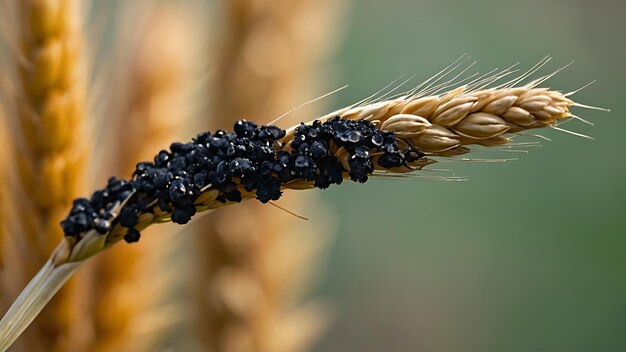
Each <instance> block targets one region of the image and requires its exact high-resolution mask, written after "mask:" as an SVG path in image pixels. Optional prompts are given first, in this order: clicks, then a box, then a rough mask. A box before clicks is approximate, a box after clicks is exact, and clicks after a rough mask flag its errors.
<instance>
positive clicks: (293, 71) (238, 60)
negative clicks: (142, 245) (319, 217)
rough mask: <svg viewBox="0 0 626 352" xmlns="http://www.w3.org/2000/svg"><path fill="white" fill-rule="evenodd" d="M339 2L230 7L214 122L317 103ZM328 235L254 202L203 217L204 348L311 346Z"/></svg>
mask: <svg viewBox="0 0 626 352" xmlns="http://www.w3.org/2000/svg"><path fill="white" fill-rule="evenodd" d="M337 5H338V4H336V3H333V1H328V0H323V1H309V0H295V1H291V0H290V1H252V0H238V1H229V2H226V5H225V7H226V11H227V13H226V16H225V20H224V26H223V29H222V30H221V31H218V33H219V35H220V39H221V42H222V43H223V46H222V47H220V48H219V50H217V51H216V52H219V57H218V61H217V64H216V65H215V66H216V68H215V75H216V77H215V80H214V82H213V84H212V86H213V93H212V94H213V95H212V106H211V111H210V113H209V116H211V120H210V121H211V125H212V126H214V127H227V128H229V127H230V126H232V124H233V123H234V121H235V120H237V119H239V118H248V119H251V120H258V119H263V118H265V119H266V121H269V120H270V119H271V118H273V117H275V116H278V115H279V114H280V113H282V112H284V111H286V110H288V109H290V108H291V107H293V106H295V105H297V104H299V103H301V102H302V101H304V100H306V99H307V97H310V96H311V95H312V94H313V93H310V92H311V88H312V87H314V85H315V79H314V77H315V73H316V72H319V71H320V70H319V67H318V66H319V62H320V61H321V60H322V59H323V57H324V55H325V54H326V53H327V52H328V49H329V44H332V39H331V38H333V36H331V35H328V33H327V32H326V31H327V30H328V28H332V27H333V26H332V23H333V19H334V18H336V17H337V10H338V9H337ZM306 24H314V25H306ZM335 29H336V27H335ZM307 94H310V95H308V96H307ZM299 112H300V113H301V115H298V116H300V117H302V116H305V114H308V116H311V114H312V110H311V109H303V110H302V111H299ZM307 203H308V204H307ZM314 203H318V204H317V206H316V205H314ZM280 204H281V205H282V206H284V207H287V208H288V209H290V210H295V211H304V209H311V208H313V207H317V208H323V207H321V206H320V205H319V202H318V201H313V199H311V200H310V202H307V200H306V199H302V198H297V197H292V195H287V196H285V197H284V199H281V202H280ZM326 226H327V227H328V226H329V225H326ZM322 227H323V226H322ZM329 232H330V231H329V229H328V228H326V229H324V228H320V226H319V224H317V225H316V224H313V223H307V222H305V221H303V220H301V219H298V218H296V217H294V216H292V215H290V214H287V213H285V212H282V211H280V210H279V209H276V208H274V207H266V206H263V205H261V204H255V203H250V204H246V205H244V206H242V207H236V208H232V209H227V210H225V211H222V212H220V213H218V214H214V216H212V217H211V218H210V219H204V220H203V221H202V222H201V223H200V224H199V226H198V230H197V235H196V238H195V240H196V245H195V248H197V254H196V260H197V264H196V265H194V270H195V271H196V275H197V279H196V280H195V282H196V283H197V285H196V286H197V290H196V301H195V302H194V304H195V305H197V311H196V316H195V324H196V329H197V330H196V331H197V337H198V338H199V340H200V341H199V342H200V343H201V346H202V347H201V350H210V351H304V350H307V349H309V347H310V345H311V344H312V342H313V341H314V339H315V338H316V337H317V336H318V335H319V333H320V332H321V329H322V328H323V327H324V326H325V325H326V323H327V317H326V315H327V310H326V309H325V308H324V307H323V306H322V305H321V304H319V303H318V302H317V301H314V300H312V301H310V302H308V303H306V302H305V303H303V301H304V297H303V296H304V295H305V294H306V286H307V285H308V284H309V281H311V280H312V277H311V275H313V273H314V272H315V271H316V270H319V268H318V267H319V266H320V264H321V263H319V261H320V255H321V253H322V251H323V249H324V247H325V242H326V241H327V234H328V233H329Z"/></svg>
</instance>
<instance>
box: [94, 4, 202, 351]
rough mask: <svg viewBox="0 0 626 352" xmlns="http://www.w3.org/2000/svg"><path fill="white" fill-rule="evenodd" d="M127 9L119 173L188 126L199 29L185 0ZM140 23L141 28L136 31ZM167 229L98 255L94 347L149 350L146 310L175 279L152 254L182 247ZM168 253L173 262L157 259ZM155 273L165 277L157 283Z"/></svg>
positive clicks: (126, 171) (125, 172) (117, 140)
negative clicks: (146, 240) (144, 240)
mask: <svg viewBox="0 0 626 352" xmlns="http://www.w3.org/2000/svg"><path fill="white" fill-rule="evenodd" d="M124 15H125V18H127V19H128V26H127V28H126V30H124V31H123V32H122V33H121V35H120V38H121V39H120V42H122V43H123V44H122V45H123V48H122V49H120V51H122V52H124V53H125V57H124V58H122V60H121V61H122V62H120V63H118V64H117V65H116V66H117V67H118V68H119V69H118V70H119V71H120V72H119V73H118V75H117V76H118V77H119V82H118V83H119V86H124V85H125V84H126V83H124V82H132V87H130V88H129V89H126V90H122V91H121V92H120V93H121V95H120V96H119V98H118V99H117V100H118V101H119V102H120V107H119V108H118V109H116V110H117V111H116V112H115V114H116V115H117V116H119V117H120V118H121V121H119V126H118V130H117V133H116V134H115V142H113V143H111V145H115V144H116V143H117V153H116V157H115V158H113V159H114V160H116V164H117V165H116V167H115V170H114V172H113V173H114V174H118V175H128V174H130V173H132V171H133V169H134V167H135V164H136V162H137V160H145V159H149V158H150V157H151V156H152V155H154V154H155V153H156V152H157V151H158V150H159V148H160V146H161V145H163V144H166V143H167V141H171V140H173V139H176V138H179V137H180V135H181V134H182V133H181V126H184V125H185V124H184V123H183V122H184V117H185V115H186V114H185V113H184V112H185V111H189V103H188V101H187V100H188V99H186V96H185V94H184V92H185V91H186V90H188V88H187V87H189V86H191V85H190V84H187V80H189V78H190V77H189V74H188V71H189V69H188V67H189V66H190V64H191V62H190V61H191V60H190V58H191V53H190V49H191V48H193V45H192V44H191V43H189V39H190V37H191V36H192V35H193V32H192V31H191V28H190V26H189V25H188V23H185V22H184V21H189V18H190V16H189V14H188V13H185V12H184V9H183V8H182V6H160V7H159V6H155V5H153V6H152V7H150V6H145V5H137V6H135V7H130V6H127V8H126V9H125V13H124ZM131 21H132V23H131ZM131 25H132V28H131V27H130V26H131ZM138 25H139V28H141V29H140V33H138V34H136V35H133V32H134V31H136V28H137V26H138ZM126 38H135V39H134V40H133V41H129V40H128V39H126ZM165 235H166V234H159V236H154V241H152V243H150V244H149V246H120V247H119V248H116V249H115V250H112V251H107V252H105V253H103V256H101V257H100V258H98V261H97V262H96V263H94V264H96V268H95V273H94V274H95V276H96V278H97V279H96V280H94V281H93V284H92V288H91V291H92V292H93V295H92V299H93V301H94V303H95V304H93V305H92V307H94V308H93V309H94V311H93V312H92V314H91V316H93V329H94V338H93V339H92V341H91V344H90V346H89V348H88V350H89V351H103V352H105V351H131V350H132V351H143V350H145V351H149V350H151V348H150V347H148V346H149V344H150V341H148V340H149V339H148V336H146V333H145V331H146V329H148V328H147V326H148V325H154V324H152V323H151V322H150V321H147V318H146V316H156V315H157V314H158V313H157V312H155V311H149V310H150V309H151V308H155V307H154V306H155V305H156V304H157V303H159V302H160V301H159V300H160V299H164V296H165V295H166V294H167V288H168V287H169V286H170V285H169V284H168V282H171V281H172V280H173V279H174V278H173V277H172V274H173V272H172V271H168V270H163V269H164V267H165V265H168V266H169V265H171V264H169V262H171V260H168V258H153V257H154V256H162V255H163V253H167V252H168V249H169V248H175V247H176V244H175V241H176V240H177V238H172V236H165ZM165 261H167V262H168V264H161V265H156V264H157V263H159V262H161V263H163V262H165ZM146 263H151V264H150V265H146ZM168 272H169V273H170V275H168ZM156 277H158V282H161V283H162V284H158V285H155V282H156V281H155V278H156ZM98 302H109V303H108V304H106V305H103V304H98ZM156 309H158V308H156ZM137 330H141V332H142V336H141V337H140V338H138V337H137V336H135V335H136V334H137Z"/></svg>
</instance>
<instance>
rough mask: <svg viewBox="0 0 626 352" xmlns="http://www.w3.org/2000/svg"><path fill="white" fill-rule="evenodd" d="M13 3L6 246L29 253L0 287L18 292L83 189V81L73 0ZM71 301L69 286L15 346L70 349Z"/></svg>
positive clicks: (54, 241)
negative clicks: (11, 210) (12, 220)
mask: <svg viewBox="0 0 626 352" xmlns="http://www.w3.org/2000/svg"><path fill="white" fill-rule="evenodd" d="M14 6H15V8H14V9H15V10H16V12H15V13H14V14H13V15H15V17H13V16H11V14H9V13H5V14H4V15H5V17H6V18H3V21H5V20H6V21H9V22H13V21H14V23H15V24H16V27H15V28H18V30H17V31H16V33H15V35H16V36H15V37H14V38H7V41H12V42H13V43H15V44H16V45H15V47H16V49H17V50H19V53H18V55H19V59H16V61H15V65H14V67H13V72H14V78H15V79H16V81H15V82H12V83H13V84H14V85H15V97H14V98H15V101H16V102H17V106H16V107H15V115H14V116H17V121H15V122H14V123H13V124H12V128H14V130H13V131H12V134H13V135H14V136H16V138H15V141H16V160H17V165H15V166H14V167H13V168H12V170H17V171H19V175H17V176H16V177H15V179H16V180H18V182H19V186H20V189H19V190H16V191H15V192H14V194H13V197H12V200H11V204H13V205H14V206H17V207H19V209H20V210H19V211H16V216H17V217H18V219H17V220H18V222H19V223H18V224H17V226H19V228H20V229H21V231H20V233H18V234H16V236H15V238H14V239H13V241H15V247H14V248H12V251H15V252H16V253H21V255H22V256H23V258H26V257H28V258H29V260H23V259H21V258H20V263H13V264H15V266H16V267H19V268H21V270H20V269H17V268H16V270H12V271H11V272H5V274H7V275H12V277H11V278H10V279H7V280H6V282H7V283H10V284H13V285H15V286H14V287H12V288H11V287H6V288H5V289H7V290H11V291H12V292H13V293H17V292H19V291H17V290H16V288H21V287H22V286H23V285H25V284H26V283H27V282H28V280H29V279H30V278H31V277H32V276H33V275H34V274H35V273H36V271H37V269H38V268H39V267H41V266H42V265H43V264H44V263H45V261H46V260H47V258H48V253H49V251H51V250H53V249H54V247H55V246H56V244H57V243H58V241H59V240H60V239H61V238H62V237H63V233H62V231H60V229H59V227H58V223H59V221H60V220H61V219H62V217H63V213H65V212H66V211H67V208H68V207H69V205H70V204H71V201H72V199H73V198H75V197H76V196H77V195H79V194H80V193H82V192H83V187H82V180H81V179H80V176H81V175H83V172H82V170H83V163H84V160H85V152H84V151H85V145H84V144H83V142H84V140H82V138H83V137H84V136H83V130H82V120H83V118H84V101H85V84H86V81H85V72H84V67H83V61H82V60H83V59H82V54H81V51H82V38H81V26H80V18H81V17H80V15H81V14H80V8H79V2H78V1H72V0H65V1H51V0H33V1H19V2H16V3H14ZM12 115H13V114H12ZM73 307H74V302H73V298H72V290H71V287H70V286H68V287H67V288H66V289H64V291H63V292H62V294H61V295H59V296H57V297H56V298H55V301H53V302H52V304H51V305H50V306H49V307H48V308H47V309H46V310H45V311H44V313H43V314H42V316H41V317H40V318H39V319H38V320H37V322H36V324H35V325H34V326H33V327H32V328H31V329H30V331H29V332H28V333H29V334H30V336H28V337H27V338H24V339H22V341H21V344H22V348H23V349H25V350H29V351H34V350H43V349H45V350H48V351H63V350H69V349H71V348H70V346H69V344H70V340H71V338H70V329H69V327H70V325H71V319H72V314H73V312H75V310H74V309H73ZM44 346H45V347H44Z"/></svg>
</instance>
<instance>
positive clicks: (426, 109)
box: [0, 74, 575, 350]
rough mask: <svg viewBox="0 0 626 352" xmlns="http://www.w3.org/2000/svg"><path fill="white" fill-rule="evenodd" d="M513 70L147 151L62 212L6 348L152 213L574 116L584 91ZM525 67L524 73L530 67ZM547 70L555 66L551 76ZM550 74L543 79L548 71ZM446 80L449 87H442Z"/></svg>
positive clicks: (395, 165) (153, 217) (402, 170)
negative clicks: (84, 266) (93, 260)
mask: <svg viewBox="0 0 626 352" xmlns="http://www.w3.org/2000/svg"><path fill="white" fill-rule="evenodd" d="M502 75H503V74H496V75H491V76H489V77H487V78H480V79H476V80H474V81H472V82H470V83H467V84H464V85H460V86H458V87H456V88H453V89H452V90H447V89H448V88H450V87H449V84H450V82H447V81H444V82H443V83H437V81H434V82H432V83H429V84H428V85H426V86H424V87H421V88H420V89H419V90H414V91H411V92H410V94H403V95H401V96H400V97H397V98H393V99H387V100H380V99H378V100H375V101H373V102H372V101H367V102H362V103H359V104H357V105H355V106H350V107H347V108H344V109H341V110H339V111H336V112H334V113H332V114H329V115H326V116H323V117H321V118H319V119H316V120H314V121H313V122H311V123H301V124H299V125H297V126H292V127H291V128H289V129H288V130H283V129H281V128H279V127H276V126H271V125H269V126H258V125H256V124H255V123H252V122H248V121H245V120H240V121H237V122H236V123H235V124H234V128H233V129H234V132H232V133H227V132H226V131H223V130H219V131H217V132H215V133H210V132H203V133H200V134H198V136H197V137H196V138H194V139H193V140H192V141H190V142H188V143H173V144H172V145H171V146H170V149H169V150H162V151H161V152H159V153H158V154H157V155H156V156H155V158H154V160H153V161H151V162H143V163H139V164H138V165H137V167H136V168H135V172H134V173H133V177H132V179H131V180H129V181H126V180H119V179H115V178H111V179H110V180H109V182H108V185H107V186H106V187H105V188H104V189H102V190H99V191H96V192H95V193H94V194H93V196H92V197H91V198H90V199H84V198H81V199H77V200H75V201H74V204H73V207H72V209H71V211H70V213H69V215H68V216H67V217H66V218H65V220H64V221H63V223H62V226H63V231H64V233H65V237H64V240H63V241H62V243H61V244H60V245H59V247H57V249H56V250H55V251H54V253H53V254H52V256H51V258H50V260H49V261H48V262H47V264H46V265H45V267H44V269H42V271H41V272H40V274H38V275H37V276H36V277H35V278H34V279H33V281H31V284H29V286H28V287H27V288H26V289H25V291H23V293H22V295H20V297H19V298H18V301H17V303H15V304H14V305H13V306H12V307H11V309H10V310H9V312H8V313H7V315H5V317H4V318H3V320H2V321H0V342H1V343H2V345H0V350H5V349H6V348H8V346H10V344H11V343H12V342H13V341H14V340H15V339H16V338H17V336H19V334H20V333H21V332H22V331H23V329H25V328H26V326H27V325H28V323H29V322H30V321H32V319H34V317H35V315H36V314H37V313H38V312H39V311H40V310H41V309H42V308H43V306H44V305H45V303H46V302H47V300H48V299H49V298H50V297H52V295H53V294H54V292H56V290H57V289H58V288H59V287H60V286H61V285H62V283H63V282H64V280H66V279H67V278H68V277H69V276H70V275H71V272H72V271H73V270H74V269H75V267H76V266H77V265H78V264H80V263H81V262H82V261H84V260H86V259H87V258H89V257H91V256H93V255H96V254H98V253H100V252H101V251H103V250H104V249H106V248H108V247H110V246H112V245H113V244H115V243H116V242H119V241H120V240H122V239H124V240H125V241H126V242H129V243H132V242H136V241H138V240H139V239H140V236H141V233H140V231H141V230H143V229H145V228H147V227H148V226H150V225H153V224H158V223H163V222H175V223H178V224H185V223H187V222H189V221H190V219H191V217H192V216H194V215H195V214H196V213H198V212H204V211H208V210H212V209H218V208H222V207H225V206H228V205H232V204H236V203H239V202H241V201H243V200H248V199H253V198H256V199H258V200H259V201H261V202H262V203H267V202H269V201H272V200H276V199H278V198H280V196H281V195H282V193H283V191H285V190H290V189H295V190H298V189H311V188H321V189H323V188H327V187H329V186H330V185H333V184H341V183H342V182H343V181H344V180H347V179H349V180H352V181H356V182H361V183H362V182H366V181H367V180H368V179H369V177H370V176H371V175H373V174H375V173H377V172H386V173H388V174H398V175H400V174H406V173H416V172H419V170H421V169H422V168H424V167H425V166H427V165H429V164H432V163H433V162H434V160H433V158H444V159H445V158H449V157H454V156H457V155H460V154H465V153H470V152H471V149H470V146H472V145H474V144H478V145H480V146H485V147H490V146H498V145H503V144H507V143H510V141H511V139H510V138H509V137H508V134H510V133H521V132H524V131H527V130H531V129H537V128H549V127H552V126H554V124H555V123H557V122H559V121H562V120H564V119H567V118H570V117H571V113H570V108H571V107H572V106H574V105H575V103H574V101H573V100H571V99H570V98H568V97H566V96H565V95H564V94H563V93H561V92H558V91H555V90H551V89H548V88H539V87H538V86H537V85H538V83H537V82H538V81H533V82H531V83H529V84H523V85H518V84H519V83H520V79H519V78H518V79H515V80H513V81H512V82H509V83H507V84H504V85H499V86H496V87H493V88H489V85H490V84H493V83H494V82H496V81H497V79H498V78H502ZM523 76H524V75H523ZM542 79H543V78H542ZM540 81H541V80H540ZM442 90H443V91H442Z"/></svg>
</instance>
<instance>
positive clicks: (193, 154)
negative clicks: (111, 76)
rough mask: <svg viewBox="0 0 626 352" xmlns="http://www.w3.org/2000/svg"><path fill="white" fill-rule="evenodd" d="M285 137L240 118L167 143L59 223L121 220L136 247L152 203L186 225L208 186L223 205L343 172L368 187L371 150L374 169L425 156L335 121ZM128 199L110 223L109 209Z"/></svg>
mask: <svg viewBox="0 0 626 352" xmlns="http://www.w3.org/2000/svg"><path fill="white" fill-rule="evenodd" d="M283 137H285V131H284V130H282V129H280V128H278V127H276V126H261V127H258V126H257V125H256V124H255V123H253V122H248V121H245V120H241V121H238V122H237V123H235V126H234V133H227V132H225V131H222V130H218V131H217V132H215V133H214V134H212V133H210V132H204V133H200V134H199V135H198V136H196V138H194V139H193V140H192V141H191V142H189V143H173V144H172V145H171V146H170V149H169V151H166V150H162V151H160V152H159V153H158V154H157V155H156V156H155V158H154V160H153V161H152V162H142V163H139V164H137V167H136V169H135V171H134V173H133V177H132V179H131V180H130V181H124V180H119V179H116V178H111V179H109V182H108V185H107V187H106V188H105V189H103V190H100V191H97V192H95V193H94V194H93V195H92V197H91V199H84V198H81V199H77V200H75V201H74V204H73V207H72V209H71V211H70V214H69V215H68V217H67V218H66V219H65V220H64V221H63V222H62V226H63V231H64V232H65V235H66V236H74V237H77V238H80V234H81V233H84V232H86V231H89V230H91V229H95V230H96V231H98V233H101V234H105V233H108V232H109V231H110V230H111V228H112V226H113V225H115V223H119V225H121V226H124V227H126V228H128V229H129V231H128V234H127V235H126V236H125V237H124V239H125V240H126V242H129V243H130V242H136V241H138V240H139V237H140V233H139V231H138V230H137V229H136V228H135V227H136V225H137V224H138V222H139V214H141V213H143V212H150V211H152V210H151V209H153V207H154V206H158V207H159V209H160V210H161V211H163V212H168V213H171V217H172V221H173V222H175V223H178V224H185V223H187V222H188V221H189V220H190V219H191V217H192V216H193V215H195V213H196V208H195V206H194V201H195V200H196V199H197V198H198V196H199V195H200V194H201V192H202V191H203V190H204V189H206V188H207V187H210V188H212V189H217V190H219V192H220V195H219V196H218V198H217V199H218V200H219V201H221V202H240V201H241V200H242V196H241V193H240V191H239V190H238V186H240V187H242V188H243V189H245V190H246V191H247V192H255V194H256V198H257V199H258V200H259V201H261V202H262V203H267V202H269V201H271V200H277V199H278V198H280V196H281V195H282V191H281V185H283V184H285V183H287V182H289V181H293V180H297V179H305V180H307V181H312V182H313V183H314V185H315V187H318V188H321V189H324V188H327V187H329V186H330V185H331V184H340V183H341V182H342V181H343V174H344V172H345V171H348V172H349V175H350V178H351V179H352V180H353V181H357V182H366V181H367V179H368V175H369V174H371V173H372V172H373V171H374V161H373V159H372V154H371V153H372V152H375V153H376V154H377V155H379V157H378V158H377V161H376V162H377V164H378V165H380V166H381V167H383V168H388V169H389V168H393V167H398V166H402V165H406V164H407V163H409V162H412V161H415V160H417V159H419V158H421V157H423V156H424V154H422V153H420V152H419V151H417V150H415V149H413V148H406V149H404V150H401V149H400V148H399V147H398V144H397V141H396V139H395V136H394V134H393V133H392V132H384V131H380V130H378V129H377V128H376V127H375V126H374V125H373V124H371V123H370V122H367V121H352V120H347V119H343V118H340V117H339V116H336V117H333V118H331V119H329V120H327V121H326V122H320V121H317V120H316V121H314V122H313V123H312V124H310V125H307V124H300V126H298V127H297V128H296V130H295V133H294V138H293V140H292V141H291V143H290V144H288V145H285V144H284V143H283V142H281V141H280V140H281V139H282V138H283ZM338 148H344V149H345V150H346V151H347V152H348V154H349V158H348V165H349V170H345V169H344V166H343V164H342V163H341V162H340V161H339V160H338V159H337V158H336V157H335V156H334V155H333V154H334V152H335V151H336V150H337V149H338ZM129 197H130V199H128V198H129ZM127 199H128V201H127V203H126V204H125V205H124V207H123V209H122V210H121V212H120V214H119V216H117V217H116V218H114V216H113V214H112V210H113V208H114V207H115V205H116V204H119V203H120V202H122V201H125V200H127Z"/></svg>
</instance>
